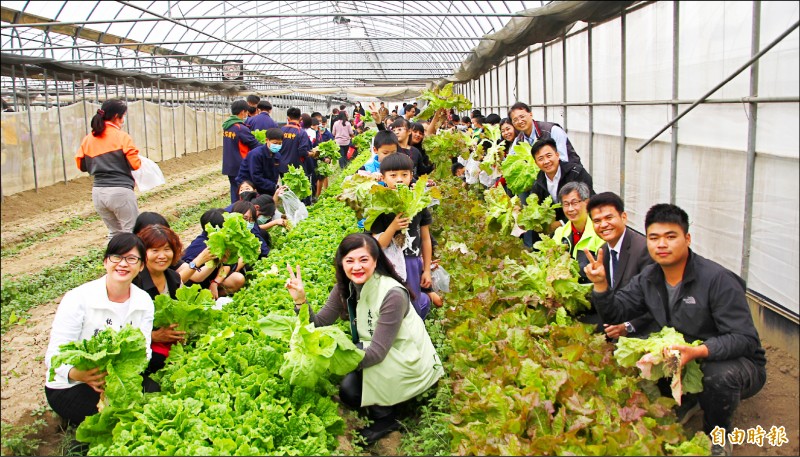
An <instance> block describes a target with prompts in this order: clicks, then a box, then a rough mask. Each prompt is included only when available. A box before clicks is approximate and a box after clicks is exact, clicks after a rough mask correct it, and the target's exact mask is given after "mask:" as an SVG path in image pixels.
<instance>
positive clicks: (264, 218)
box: [258, 216, 269, 225]
mask: <svg viewBox="0 0 800 457" xmlns="http://www.w3.org/2000/svg"><path fill="white" fill-rule="evenodd" d="M267 222H269V221H267V216H258V225H264V224H266V223H267Z"/></svg>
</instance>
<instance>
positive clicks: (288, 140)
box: [278, 107, 311, 176]
mask: <svg viewBox="0 0 800 457" xmlns="http://www.w3.org/2000/svg"><path fill="white" fill-rule="evenodd" d="M300 117H301V113H300V108H294V107H292V108H289V109H288V110H286V118H287V119H288V121H287V122H286V125H284V126H283V127H282V128H281V130H282V131H283V144H282V145H281V150H280V156H281V165H280V168H279V169H278V171H279V173H280V175H281V176H283V174H284V173H286V172H287V171H288V170H289V165H294V166H295V167H297V168H301V167H302V166H303V161H304V160H305V158H306V157H308V151H310V150H311V140H309V139H308V134H307V133H306V132H305V130H303V127H302V126H301V125H300Z"/></svg>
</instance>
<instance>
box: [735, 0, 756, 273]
mask: <svg viewBox="0 0 800 457" xmlns="http://www.w3.org/2000/svg"><path fill="white" fill-rule="evenodd" d="M751 33H752V38H751V39H752V45H751V51H750V52H751V53H752V54H755V53H756V52H757V51H758V48H759V47H760V46H761V2H753V26H752V32H751ZM758 66H759V65H758V62H754V63H753V66H752V67H750V97H758ZM757 126H758V103H755V102H751V103H750V117H749V119H748V120H747V175H746V177H745V184H744V191H745V194H744V195H745V196H744V232H743V234H742V267H741V270H740V271H741V274H740V276H741V277H742V279H744V280H745V282H746V281H747V280H748V276H749V275H750V247H751V241H752V233H753V187H754V186H755V171H756V133H757V130H758V129H757Z"/></svg>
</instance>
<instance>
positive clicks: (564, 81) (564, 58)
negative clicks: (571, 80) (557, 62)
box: [561, 34, 569, 132]
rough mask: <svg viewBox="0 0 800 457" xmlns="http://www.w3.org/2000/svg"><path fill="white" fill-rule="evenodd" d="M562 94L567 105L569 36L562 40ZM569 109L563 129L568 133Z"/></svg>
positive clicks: (565, 109)
mask: <svg viewBox="0 0 800 457" xmlns="http://www.w3.org/2000/svg"><path fill="white" fill-rule="evenodd" d="M561 92H562V94H563V95H562V96H563V98H564V103H567V35H566V34H565V35H564V37H563V38H562V39H561ZM568 109H569V108H567V107H566V106H565V107H564V124H563V125H562V127H563V128H564V131H565V132H567V129H568V128H569V127H567V110H568Z"/></svg>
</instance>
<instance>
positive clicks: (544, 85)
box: [542, 43, 547, 122]
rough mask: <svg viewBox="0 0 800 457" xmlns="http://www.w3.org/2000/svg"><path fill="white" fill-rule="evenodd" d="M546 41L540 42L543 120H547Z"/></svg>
mask: <svg viewBox="0 0 800 457" xmlns="http://www.w3.org/2000/svg"><path fill="white" fill-rule="evenodd" d="M546 51H547V43H542V104H543V105H544V121H545V122H547V61H546V60H545V58H546V57H547V54H546Z"/></svg>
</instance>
